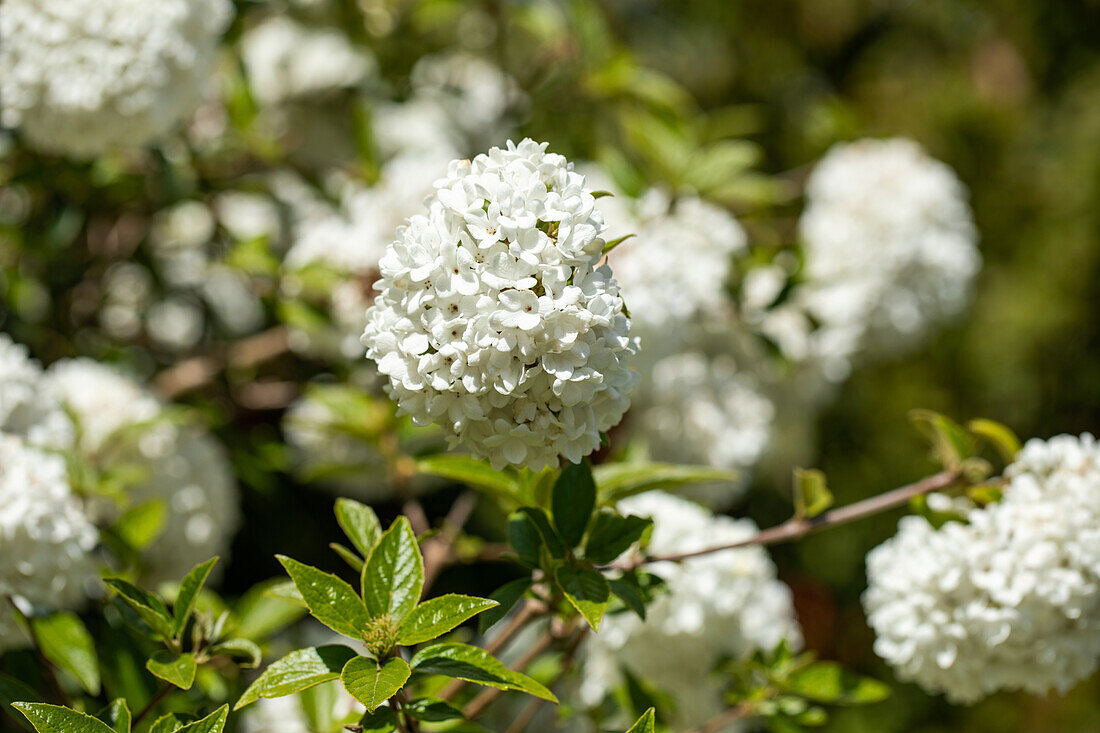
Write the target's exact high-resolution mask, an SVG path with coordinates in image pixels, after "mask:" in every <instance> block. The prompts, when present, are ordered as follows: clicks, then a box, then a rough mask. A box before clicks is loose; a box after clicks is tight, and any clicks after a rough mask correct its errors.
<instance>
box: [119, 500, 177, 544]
mask: <svg viewBox="0 0 1100 733" xmlns="http://www.w3.org/2000/svg"><path fill="white" fill-rule="evenodd" d="M167 514H168V510H167V507H165V505H164V502H163V501H160V500H154V501H148V502H145V503H144V504H138V505H137V506H135V507H132V508H131V509H128V510H127V511H126V512H125V513H124V514H123V515H122V516H121V517H119V520H118V522H117V523H116V525H115V532H117V533H118V536H119V537H120V538H121V539H122V541H123V542H125V543H126V544H127V545H129V546H130V547H132V548H133V549H135V550H144V549H145V548H146V547H148V546H149V544H150V543H151V542H152V541H153V540H155V539H156V538H157V537H159V536H160V533H161V532H162V531H163V530H164V519H165V517H166V516H167Z"/></svg>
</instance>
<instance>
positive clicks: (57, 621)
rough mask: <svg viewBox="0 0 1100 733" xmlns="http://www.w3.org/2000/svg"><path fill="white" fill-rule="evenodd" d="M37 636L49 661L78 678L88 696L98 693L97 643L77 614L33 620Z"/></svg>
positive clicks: (66, 613)
mask: <svg viewBox="0 0 1100 733" xmlns="http://www.w3.org/2000/svg"><path fill="white" fill-rule="evenodd" d="M31 626H32V627H33V628H34V634H35V636H36V637H38V643H39V645H40V646H41V647H42V653H43V654H44V655H45V657H46V659H48V660H50V662H51V663H53V665H54V666H55V667H57V668H58V669H63V670H65V671H66V672H69V673H70V674H72V675H73V677H76V679H77V681H78V682H79V683H80V686H81V687H83V688H84V690H85V691H87V693H88V694H89V695H98V694H99V687H100V683H99V662H98V661H97V660H96V653H95V643H94V642H93V641H92V635H91V634H89V633H88V629H86V628H85V627H84V622H83V621H81V620H80V617H79V616H77V615H76V614H75V613H68V612H62V613H55V614H52V615H50V616H46V617H43V618H35V619H31Z"/></svg>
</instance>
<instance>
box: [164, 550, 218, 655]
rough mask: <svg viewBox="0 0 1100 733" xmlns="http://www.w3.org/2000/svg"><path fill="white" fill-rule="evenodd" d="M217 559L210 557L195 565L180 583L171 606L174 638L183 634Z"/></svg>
mask: <svg viewBox="0 0 1100 733" xmlns="http://www.w3.org/2000/svg"><path fill="white" fill-rule="evenodd" d="M217 562H218V558H216V557H212V558H210V559H209V560H207V561H206V562H204V563H202V564H200V565H196V566H195V567H194V568H193V569H192V570H191V572H189V573H188V574H187V575H185V576H184V578H183V580H181V581H180V590H179V593H177V594H176V602H175V604H173V606H172V619H173V624H172V629H173V632H174V633H175V635H176V636H179V635H180V634H181V633H182V632H183V627H184V626H186V625H187V619H188V617H190V615H191V611H192V609H194V608H195V600H196V599H197V598H198V597H199V591H201V590H202V587H203V586H204V585H206V579H207V578H208V577H210V571H211V570H213V569H214V565H215V564H217Z"/></svg>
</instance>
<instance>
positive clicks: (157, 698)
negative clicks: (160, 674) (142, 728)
mask: <svg viewBox="0 0 1100 733" xmlns="http://www.w3.org/2000/svg"><path fill="white" fill-rule="evenodd" d="M173 689H175V688H174V687H173V686H172V685H169V684H165V685H164V686H163V687H161V688H160V689H159V690H158V691H157V694H155V695H153V699H152V700H150V701H149V703H148V704H147V705H146V706H145V707H143V708H142V709H141V711H140V712H139V713H138V714H137V715H135V716H134V722H133V726H134V727H135V728H136V727H137V724H138V723H140V722H141V721H142V720H144V719H145V716H147V715H148V714H149V713H151V712H153V711H154V710H156V707H157V705H160V704H161V703H162V702H164V698H166V697H168V696H169V695H171V694H172V690H173Z"/></svg>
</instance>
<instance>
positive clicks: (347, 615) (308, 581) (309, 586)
mask: <svg viewBox="0 0 1100 733" xmlns="http://www.w3.org/2000/svg"><path fill="white" fill-rule="evenodd" d="M275 557H276V559H278V561H279V562H280V563H282V565H283V567H284V568H286V572H287V574H288V575H290V579H291V580H293V581H294V587H295V588H297V589H298V592H299V593H301V594H302V600H304V601H305V603H306V606H307V607H308V608H309V612H310V613H312V614H313V617H314V618H316V619H317V620H318V621H320V622H321V623H323V624H324V625H325V626H327V627H329V628H330V629H332V630H333V631H335V632H336V633H338V634H343V635H344V636H348V637H351V638H352V639H361V638H362V637H363V633H364V631H365V630H366V628H367V624H368V623H369V622H370V620H371V614H370V613H369V612H368V611H367V607H366V606H365V605H363V601H362V599H360V598H359V594H358V593H356V592H355V591H354V590H353V589H352V587H351V586H350V585H348V584H347V583H345V582H344V581H343V580H341V579H340V578H337V577H336V576H335V575H332V574H330V573H325V572H322V571H320V570H318V569H317V568H314V567H310V566H309V565H305V564H303V563H300V562H298V561H297V560H292V559H291V558H289V557H286V556H284V555H276V556H275Z"/></svg>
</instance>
